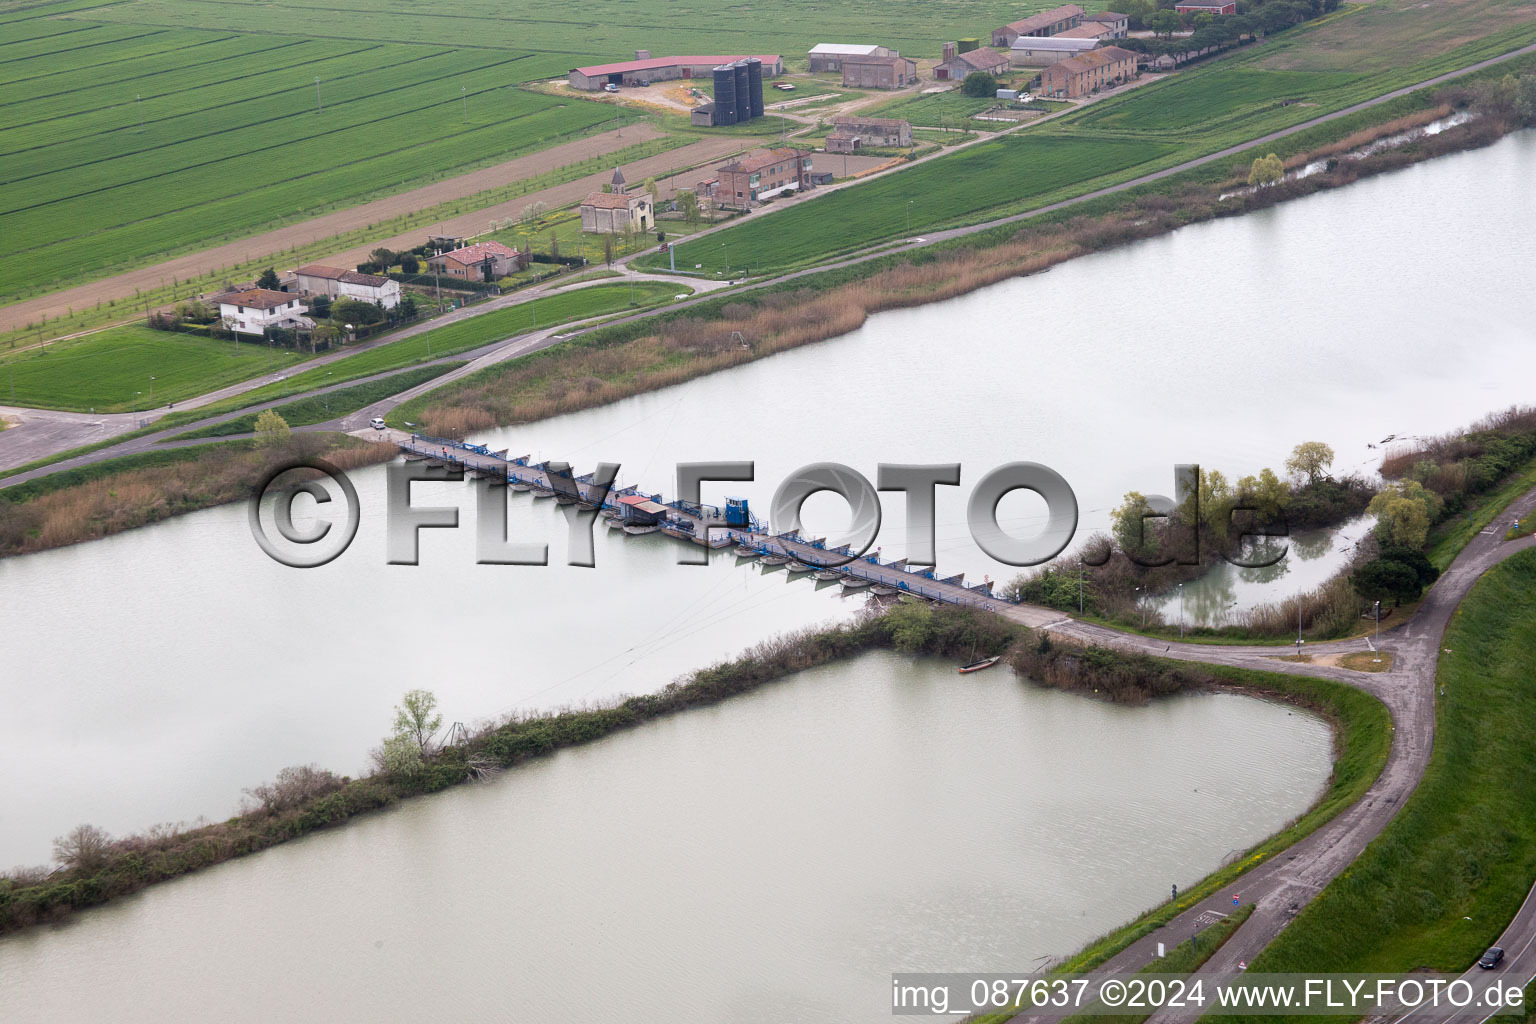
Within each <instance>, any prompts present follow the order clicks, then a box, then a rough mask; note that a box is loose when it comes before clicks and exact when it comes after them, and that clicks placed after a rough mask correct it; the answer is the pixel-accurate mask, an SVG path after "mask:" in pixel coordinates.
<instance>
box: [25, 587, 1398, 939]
mask: <svg viewBox="0 0 1536 1024" xmlns="http://www.w3.org/2000/svg"><path fill="white" fill-rule="evenodd" d="M1047 646H1048V645H1043V644H1042V643H1041V642H1040V641H1039V640H1038V639H1037V638H1036V637H1035V636H1034V635H1033V634H1031V633H1030V631H1028V630H1026V629H1024V628H1023V627H1020V626H1017V625H1015V624H1013V623H1010V622H1008V621H1006V620H1004V619H1002V618H1000V617H998V616H994V615H988V614H986V613H983V612H978V611H975V610H971V609H960V608H953V607H930V606H928V605H925V604H920V603H916V602H910V603H909V602H903V603H900V604H898V605H896V606H894V607H892V608H890V609H889V610H887V611H886V612H885V613H884V614H879V615H869V616H865V617H863V618H860V619H858V620H856V621H854V622H852V623H848V624H844V625H840V626H836V627H832V628H829V629H821V630H808V631H802V632H798V633H792V634H788V635H785V636H781V637H777V638H774V639H771V640H768V641H765V642H763V643H761V644H758V645H757V646H755V647H753V648H751V649H749V650H747V651H746V652H744V653H743V654H742V655H741V656H740V657H738V658H735V659H733V660H730V661H725V662H720V663H718V664H715V665H711V666H708V667H706V668H703V669H700V670H698V671H696V672H693V673H691V674H690V675H688V676H685V677H683V678H681V679H679V680H677V681H676V682H673V683H671V684H669V685H668V686H666V687H664V688H663V689H661V690H659V691H658V692H655V693H650V694H643V695H639V696H632V697H625V698H622V699H618V700H615V701H612V702H608V703H604V704H600V705H596V706H584V707H580V708H572V709H566V710H562V711H557V712H553V713H545V714H528V715H517V716H513V717H509V718H506V719H504V720H501V721H498V722H495V723H492V724H489V725H486V726H484V727H483V728H480V729H479V730H477V731H474V732H470V733H455V734H454V735H453V736H451V737H449V740H450V741H451V742H446V743H440V742H438V741H437V739H436V737H435V734H436V733H437V732H438V730H439V728H440V727H441V724H442V716H441V714H440V712H439V711H438V709H437V707H436V701H435V699H434V698H433V697H432V695H431V694H429V693H425V692H413V693H411V694H408V695H407V696H406V699H404V700H403V701H402V702H401V705H400V707H399V708H398V709H397V711H396V718H395V721H394V725H393V729H392V731H391V735H390V736H389V738H388V739H387V740H386V741H385V744H384V746H382V747H381V748H380V749H379V751H378V753H377V755H376V757H375V765H376V767H375V770H374V772H373V773H372V774H370V775H368V776H366V777H363V778H358V779H350V778H340V777H336V776H334V775H332V774H331V773H329V772H325V771H324V770H322V769H320V768H318V767H315V766H300V767H295V768H291V769H285V770H284V771H283V772H282V773H280V774H279V776H278V778H277V779H276V780H275V781H274V782H271V783H268V784H265V785H262V786H256V787H253V788H252V789H250V790H248V791H247V793H246V795H247V797H248V798H249V800H248V803H247V805H246V806H245V807H244V808H243V809H242V811H241V813H239V814H237V815H236V816H234V817H232V818H229V819H228V820H226V821H222V822H218V823H215V824H203V825H197V826H194V827H190V828H187V827H169V826H165V827H159V828H156V829H152V830H150V831H149V832H147V833H144V834H141V835H136V836H130V837H127V838H123V839H113V838H112V837H110V836H108V835H107V834H106V833H104V832H103V831H101V830H100V829H99V828H95V827H93V826H89V825H83V826H81V827H80V828H78V829H76V830H74V831H73V832H71V833H70V836H67V837H64V841H65V845H64V846H61V847H60V851H59V856H58V864H57V865H56V866H55V867H53V868H27V869H17V870H16V871H13V872H11V873H9V874H8V875H3V876H0V932H3V931H9V930H15V929H18V928H24V927H27V926H29V925H32V924H36V923H40V922H46V921H54V920H58V919H60V918H61V917H63V916H65V915H68V914H69V913H71V912H72V911H74V910H78V909H82V908H85V907H89V906H94V905H98V904H101V903H105V902H107V901H109V900H111V899H113V898H115V897H118V896H121V895H125V894H127V893H131V892H135V891H137V890H139V889H142V888H144V887H145V886H148V885H151V884H154V883H155V882H159V881H163V880H166V879H170V878H175V877H178V876H180V875H184V874H188V873H190V872H193V871H196V870H199V869H201V868H204V867H208V866H211V865H213V864H217V863H220V862H222V861H225V860H229V859H231V858H234V857H239V856H243V855H245V854H248V853H254V852H256V851H258V850H262V849H266V848H268V847H270V846H274V845H277V844H279V843H282V842H286V841H288V840H290V839H294V838H297V837H298V836H301V835H305V834H308V833H310V832H314V831H317V830H319V829H322V828H327V827H330V826H332V825H337V824H340V823H342V822H344V821H346V820H348V819H350V818H352V817H355V816H357V815H359V814H363V813H366V812H368V811H372V810H377V809H379V808H383V807H387V806H389V805H390V804H393V803H395V802H397V801H399V800H401V799H404V798H408V797H412V796H416V795H420V794H425V793H431V792H436V791H439V790H442V789H446V788H448V787H450V786H454V785H457V784H459V783H462V782H466V781H474V780H484V779H488V778H491V777H493V776H495V775H497V774H499V773H500V772H502V771H504V770H506V769H508V768H513V767H515V766H517V765H519V764H521V763H523V762H525V761H528V760H530V759H533V758H538V757H543V756H546V755H549V754H552V753H554V752H556V751H558V750H560V749H562V748H565V747H570V746H575V745H579V744H584V743H589V742H592V741H594V740H597V739H600V738H602V737H605V736H609V735H612V734H613V733H615V732H619V731H621V730H625V729H629V728H633V727H636V726H638V725H641V724H643V723H645V722H647V721H650V720H652V719H656V718H661V717H664V716H667V715H671V714H675V713H678V712H681V711H686V710H688V709H690V708H694V707H702V706H708V705H712V704H716V703H719V702H720V701H723V700H727V699H729V698H731V697H733V696H737V695H739V694H742V693H747V692H750V691H752V690H755V689H757V688H758V687H760V686H763V685H765V684H767V683H770V682H772V681H774V680H777V679H781V678H783V677H785V676H788V675H790V674H792V673H795V672H800V671H803V670H805V669H808V668H813V667H816V666H818V665H824V664H827V663H829V662H832V661H835V660H838V659H842V658H848V657H851V656H854V655H857V654H859V653H862V652H865V651H869V650H874V649H890V650H896V651H901V652H903V653H907V654H912V655H930V656H939V657H946V658H952V659H967V658H970V657H972V656H973V654H974V653H976V652H982V651H990V652H995V653H999V654H1005V653H1008V652H1009V650H1010V648H1013V649H1017V648H1020V647H1024V648H1031V649H1034V650H1036V651H1037V652H1038V651H1040V650H1042V648H1044V647H1047ZM1092 657H1093V661H1092V665H1093V667H1094V670H1095V671H1102V672H1103V673H1104V678H1105V679H1106V681H1109V680H1111V679H1118V678H1122V677H1124V676H1125V675H1126V673H1128V672H1129V673H1136V672H1140V671H1143V670H1144V666H1142V665H1141V664H1140V663H1139V662H1138V663H1136V664H1135V665H1133V666H1132V667H1130V668H1124V667H1122V666H1120V665H1119V664H1118V663H1117V662H1116V660H1115V659H1117V658H1119V657H1120V656H1119V655H1114V654H1110V653H1109V652H1103V653H1095V654H1093V655H1092ZM1018 663H1019V664H1025V662H1018ZM1042 664H1044V663H1043V662H1042ZM1180 671H1181V672H1182V671H1184V670H1183V668H1182V667H1180ZM1183 682H1184V684H1185V685H1186V686H1200V687H1205V686H1222V687H1226V686H1237V687H1241V688H1243V689H1244V690H1245V691H1247V692H1262V693H1266V694H1271V695H1275V696H1277V697H1280V698H1282V699H1286V700H1289V701H1292V702H1294V703H1297V704H1298V705H1301V706H1305V707H1307V708H1309V709H1311V710H1314V711H1316V712H1317V713H1319V714H1322V715H1323V716H1324V717H1327V718H1328V719H1329V720H1330V721H1332V722H1333V723H1334V725H1335V735H1336V744H1337V750H1338V757H1337V760H1336V764H1335V768H1334V773H1333V778H1332V780H1331V781H1330V784H1329V789H1328V791H1327V793H1325V795H1324V797H1323V798H1322V800H1321V801H1320V802H1319V803H1318V804H1317V805H1316V806H1315V807H1314V808H1313V809H1312V810H1311V811H1309V812H1308V814H1307V815H1305V816H1303V817H1302V818H1301V819H1298V821H1297V822H1295V823H1293V824H1292V825H1291V826H1290V827H1289V828H1287V829H1286V830H1285V831H1283V832H1282V833H1280V834H1279V835H1277V836H1276V837H1274V838H1272V839H1271V840H1270V841H1269V843H1267V844H1263V845H1261V846H1260V847H1256V848H1255V850H1254V851H1250V853H1251V854H1252V855H1253V856H1251V857H1247V858H1245V859H1244V861H1243V862H1242V863H1241V864H1239V865H1234V866H1233V867H1231V868H1228V869H1224V870H1225V871H1229V872H1230V871H1232V870H1234V869H1235V870H1239V871H1240V870H1245V869H1246V867H1248V866H1251V865H1252V864H1254V863H1258V862H1259V861H1260V860H1262V859H1263V858H1264V857H1267V856H1268V855H1269V854H1270V853H1272V852H1273V849H1271V847H1272V846H1273V848H1274V849H1278V848H1280V845H1284V844H1285V843H1289V842H1293V841H1294V840H1295V839H1296V838H1299V837H1300V836H1301V835H1304V834H1306V832H1308V831H1310V830H1311V829H1312V828H1315V827H1316V825H1317V824H1318V823H1320V822H1321V821H1322V820H1326V818H1327V817H1328V816H1331V814H1333V813H1336V812H1337V810H1338V809H1340V808H1341V807H1342V806H1346V805H1347V803H1349V802H1352V801H1353V800H1354V799H1355V798H1356V797H1358V795H1359V792H1363V790H1364V787H1366V786H1369V784H1370V780H1371V779H1373V778H1374V777H1375V774H1376V772H1377V771H1379V768H1380V763H1381V762H1382V761H1383V760H1384V758H1385V756H1386V748H1387V744H1388V743H1389V738H1388V736H1389V730H1388V728H1387V719H1386V714H1385V711H1384V709H1382V708H1381V706H1380V705H1379V704H1378V703H1376V702H1375V701H1374V700H1373V699H1372V698H1370V697H1369V696H1367V695H1365V694H1364V693H1361V692H1360V691H1356V690H1353V689H1351V688H1349V687H1345V686H1341V685H1338V684H1334V683H1328V682H1325V681H1323V680H1315V679H1305V678H1299V677H1289V676H1274V675H1266V674H1262V673H1256V672H1244V671H1239V670H1235V669H1230V670H1229V669H1212V670H1210V671H1209V672H1208V673H1207V674H1205V675H1203V676H1202V675H1197V674H1194V673H1191V674H1189V675H1187V676H1186V677H1184V679H1183ZM1053 685H1060V683H1059V679H1058V681H1057V682H1056V683H1054V684H1053ZM1106 685H1110V683H1109V682H1106ZM1161 692H1171V689H1170V688H1168V687H1163V688H1162V691H1161ZM71 837H74V839H80V838H81V837H84V839H85V840H87V841H88V842H87V845H88V847H89V850H90V855H89V856H85V857H80V856H76V854H75V853H74V850H75V848H76V845H78V844H76V843H74V840H72V839H71ZM1275 844H1279V845H1275Z"/></svg>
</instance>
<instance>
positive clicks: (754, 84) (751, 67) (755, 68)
mask: <svg viewBox="0 0 1536 1024" xmlns="http://www.w3.org/2000/svg"><path fill="white" fill-rule="evenodd" d="M747 86H748V88H749V89H750V90H751V92H750V96H751V111H752V116H753V117H762V116H763V62H762V61H760V60H758V59H757V58H756V57H748V58H747Z"/></svg>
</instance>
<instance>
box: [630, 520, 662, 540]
mask: <svg viewBox="0 0 1536 1024" xmlns="http://www.w3.org/2000/svg"><path fill="white" fill-rule="evenodd" d="M660 529H661V524H660V523H649V524H643V525H642V524H640V523H631V524H630V525H628V526H626V527H624V532H625V533H626V534H628V535H629V536H631V537H639V536H641V535H642V534H647V533H655V532H657V531H658V530H660Z"/></svg>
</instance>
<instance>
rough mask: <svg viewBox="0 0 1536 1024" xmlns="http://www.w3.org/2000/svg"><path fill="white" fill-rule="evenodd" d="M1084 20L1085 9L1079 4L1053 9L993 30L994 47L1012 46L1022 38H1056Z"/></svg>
mask: <svg viewBox="0 0 1536 1024" xmlns="http://www.w3.org/2000/svg"><path fill="white" fill-rule="evenodd" d="M1082 20H1083V9H1082V8H1081V7H1079V6H1077V4H1066V5H1065V6H1062V7H1053V8H1051V9H1050V10H1048V11H1041V12H1040V13H1039V14H1035V15H1032V16H1030V17H1028V18H1022V19H1020V20H1019V21H1014V22H1010V23H1009V24H1007V25H1004V26H1003V27H1002V28H995V29H993V30H992V45H993V46H1012V45H1013V44H1014V43H1015V42H1016V41H1017V40H1018V39H1019V38H1020V37H1021V36H1054V35H1056V34H1057V33H1058V32H1065V31H1066V30H1067V29H1069V28H1075V27H1076V26H1078V25H1080V24H1081V23H1082Z"/></svg>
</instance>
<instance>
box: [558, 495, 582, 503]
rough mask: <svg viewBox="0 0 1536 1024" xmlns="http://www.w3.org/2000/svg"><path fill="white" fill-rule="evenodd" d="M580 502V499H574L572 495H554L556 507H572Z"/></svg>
mask: <svg viewBox="0 0 1536 1024" xmlns="http://www.w3.org/2000/svg"><path fill="white" fill-rule="evenodd" d="M580 500H581V499H580V498H578V497H576V496H575V495H574V494H557V495H555V504H556V505H574V504H576V502H578V501H580Z"/></svg>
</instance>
